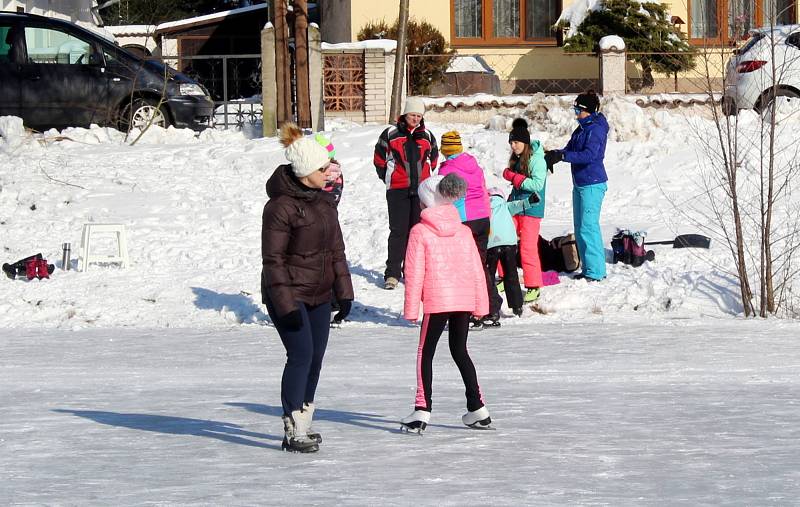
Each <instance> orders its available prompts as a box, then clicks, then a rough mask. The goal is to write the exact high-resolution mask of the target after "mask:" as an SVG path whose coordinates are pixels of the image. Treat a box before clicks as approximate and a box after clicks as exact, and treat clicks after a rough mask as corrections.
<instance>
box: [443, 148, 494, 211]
mask: <svg viewBox="0 0 800 507" xmlns="http://www.w3.org/2000/svg"><path fill="white" fill-rule="evenodd" d="M450 173H456V174H457V175H459V176H461V177H462V178H463V179H464V181H466V182H467V195H466V199H465V203H464V207H465V211H466V217H465V220H467V221H469V220H477V219H479V218H487V217H488V216H489V215H490V214H491V206H490V205H489V194H488V193H487V191H486V179H485V178H484V176H483V169H481V166H480V165H478V161H477V160H475V157H473V156H472V155H470V154H469V153H461V154H460V155H458V156H456V157H453V158H448V159H447V160H445V161H444V162H442V165H441V167H439V174H441V175H442V176H447V175H448V174H450Z"/></svg>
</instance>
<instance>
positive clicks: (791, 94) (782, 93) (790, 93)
mask: <svg viewBox="0 0 800 507" xmlns="http://www.w3.org/2000/svg"><path fill="white" fill-rule="evenodd" d="M778 97H786V98H788V99H800V94H798V93H797V92H796V91H794V90H789V89H787V88H780V89H778V91H776V92H775V95H772V93H770V91H769V90H767V91H765V92H764V93H763V94H762V95H761V98H760V99H759V101H758V104H756V108H755V109H756V112H758V113H763V112H764V111H767V110H769V109H770V107H771V106H772V101H773V100H775V99H776V98H778Z"/></svg>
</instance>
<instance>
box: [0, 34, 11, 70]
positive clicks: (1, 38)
mask: <svg viewBox="0 0 800 507" xmlns="http://www.w3.org/2000/svg"><path fill="white" fill-rule="evenodd" d="M11 28H12V27H11V25H0V63H9V62H11V58H12V54H11V51H12V50H13V46H12V45H11V43H12V42H13V39H12V37H13V36H14V34H13V32H12V31H11Z"/></svg>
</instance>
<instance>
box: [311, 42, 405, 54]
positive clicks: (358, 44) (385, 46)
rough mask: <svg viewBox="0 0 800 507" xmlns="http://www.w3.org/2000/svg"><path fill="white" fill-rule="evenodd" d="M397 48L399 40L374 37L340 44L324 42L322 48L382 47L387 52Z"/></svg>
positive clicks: (362, 48)
mask: <svg viewBox="0 0 800 507" xmlns="http://www.w3.org/2000/svg"><path fill="white" fill-rule="evenodd" d="M396 48H397V41H396V40H392V39H372V40H363V41H360V42H341V43H339V44H330V43H328V42H323V43H322V49H323V50H325V49H329V50H337V49H338V50H348V49H360V50H364V49H382V50H384V51H385V52H387V53H388V52H389V51H394V50H395V49H396Z"/></svg>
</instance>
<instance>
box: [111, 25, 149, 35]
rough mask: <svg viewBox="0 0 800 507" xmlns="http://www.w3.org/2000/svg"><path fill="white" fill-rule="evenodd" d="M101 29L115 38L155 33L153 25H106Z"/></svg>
mask: <svg viewBox="0 0 800 507" xmlns="http://www.w3.org/2000/svg"><path fill="white" fill-rule="evenodd" d="M103 28H105V29H106V30H108V31H109V32H111V33H113V34H114V36H116V37H136V36H141V35H153V32H155V31H156V26H155V25H106V26H104V27H103Z"/></svg>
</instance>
